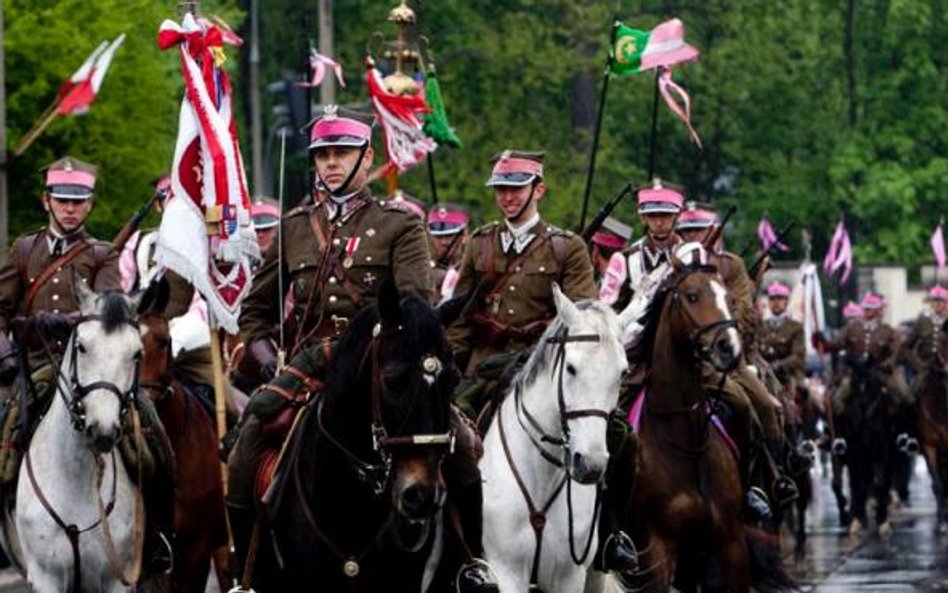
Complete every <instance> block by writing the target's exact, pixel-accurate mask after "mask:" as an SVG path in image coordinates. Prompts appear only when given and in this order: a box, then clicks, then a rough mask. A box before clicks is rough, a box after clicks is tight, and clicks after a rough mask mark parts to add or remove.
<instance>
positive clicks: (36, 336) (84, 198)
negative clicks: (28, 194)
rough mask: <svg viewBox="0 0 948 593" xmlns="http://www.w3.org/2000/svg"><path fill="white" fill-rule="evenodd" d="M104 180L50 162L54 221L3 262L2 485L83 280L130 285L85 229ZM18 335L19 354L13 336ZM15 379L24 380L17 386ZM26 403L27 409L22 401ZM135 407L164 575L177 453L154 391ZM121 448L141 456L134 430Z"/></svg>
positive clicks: (48, 380)
mask: <svg viewBox="0 0 948 593" xmlns="http://www.w3.org/2000/svg"><path fill="white" fill-rule="evenodd" d="M96 178H97V169H96V167H95V166H93V165H91V164H89V163H85V162H83V161H80V160H79V159H75V158H73V157H69V156H66V157H63V158H62V159H59V160H58V161H56V162H54V163H52V164H51V165H49V166H48V167H47V168H46V170H45V175H44V182H45V191H44V192H43V194H42V203H43V209H44V210H46V212H47V214H48V217H49V218H48V224H47V225H46V227H45V228H43V229H41V230H39V231H36V232H33V233H27V234H25V235H21V236H20V237H18V238H17V239H16V240H15V241H14V243H13V247H12V248H11V249H10V251H9V253H8V254H7V257H6V259H5V260H4V261H3V262H2V263H0V418H2V439H3V443H4V446H3V447H2V448H0V451H2V452H0V484H2V485H3V487H4V488H5V487H6V486H7V485H9V484H13V485H15V484H16V478H17V476H18V474H19V467H20V460H21V457H22V453H23V451H25V450H26V448H27V447H28V446H29V439H30V436H31V435H32V431H33V429H34V428H35V426H36V425H37V423H38V421H39V418H40V417H41V415H42V414H43V413H44V412H45V410H46V407H47V406H48V405H49V401H50V397H51V394H52V393H53V391H54V390H55V381H54V377H55V372H56V370H55V368H56V366H57V365H58V364H59V363H60V361H61V360H62V355H63V350H64V348H65V345H66V343H67V342H68V340H69V336H70V334H71V332H72V328H73V326H74V325H75V323H76V321H77V319H78V314H79V293H80V290H79V288H78V284H79V283H82V284H83V285H85V287H87V288H90V289H92V290H93V291H95V292H97V293H101V292H105V291H110V290H112V291H121V289H122V286H121V279H120V274H119V266H118V261H119V255H118V253H116V251H115V250H114V249H113V248H112V246H111V245H110V244H109V243H107V242H105V241H99V240H98V239H96V238H95V237H93V236H92V235H90V234H89V233H88V232H87V231H86V229H85V222H86V219H87V218H88V216H89V214H90V212H91V211H92V208H93V206H94V205H95V198H94V192H95V184H96ZM9 333H12V334H13V336H14V338H15V340H16V343H17V347H18V348H19V349H20V351H19V353H17V352H16V351H15V349H14V347H13V345H12V344H11V342H10V340H9V339H8V334H9ZM31 370H32V372H31ZM17 373H19V376H18V377H17ZM14 378H18V380H17V381H16V386H15V389H11V387H12V384H13V380H14ZM24 404H25V406H26V408H25V410H24V409H21V407H22V406H23V405H24ZM135 405H136V406H138V408H139V411H140V414H141V420H142V426H143V431H144V432H145V434H146V445H147V449H148V450H147V451H139V452H137V455H138V456H146V455H147V456H148V458H149V466H150V467H149V468H148V471H147V472H146V475H145V480H146V484H144V485H141V486H142V490H143V492H144V494H145V505H146V511H147V512H146V515H147V517H148V528H147V530H146V531H147V533H146V543H145V551H146V555H145V558H148V559H149V560H148V565H147V568H148V570H149V572H152V573H159V572H164V571H165V570H166V569H168V568H170V558H171V550H170V544H169V541H170V536H171V533H172V529H173V527H172V523H171V517H170V516H169V515H168V509H167V508H165V506H166V505H165V502H166V501H163V500H157V499H158V498H160V497H159V496H158V495H156V494H155V493H156V492H158V491H162V489H163V488H164V487H165V486H167V485H168V484H169V483H170V480H171V479H172V477H171V476H173V465H174V458H173V453H171V450H170V445H168V443H167V439H166V438H165V436H164V431H163V429H162V428H161V426H160V422H159V421H158V420H157V417H156V415H155V412H154V409H153V407H152V406H151V405H150V403H149V402H147V398H137V401H136V404H135ZM126 432H127V431H126ZM119 448H120V449H121V450H122V453H123V455H124V456H126V458H128V456H129V455H135V454H136V452H135V451H134V446H132V445H130V439H129V438H128V435H127V434H126V437H125V438H124V440H123V444H121V445H120V446H119ZM159 482H160V484H159ZM149 483H150V484H152V486H154V487H149V486H148V484H149ZM155 484H159V485H158V486H155ZM149 494H151V495H149ZM11 496H12V494H11ZM10 502H12V501H9V500H8V501H7V503H8V504H9V503H10Z"/></svg>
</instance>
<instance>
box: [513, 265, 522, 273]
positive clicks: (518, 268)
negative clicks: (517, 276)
mask: <svg viewBox="0 0 948 593" xmlns="http://www.w3.org/2000/svg"><path fill="white" fill-rule="evenodd" d="M522 269H523V268H521V267H520V266H517V267H516V268H514V272H519V271H520V270H522Z"/></svg>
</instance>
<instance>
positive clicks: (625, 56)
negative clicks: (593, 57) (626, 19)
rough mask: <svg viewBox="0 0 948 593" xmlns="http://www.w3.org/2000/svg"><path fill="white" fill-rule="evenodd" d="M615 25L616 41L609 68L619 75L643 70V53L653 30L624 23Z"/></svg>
mask: <svg viewBox="0 0 948 593" xmlns="http://www.w3.org/2000/svg"><path fill="white" fill-rule="evenodd" d="M615 27H616V30H615V35H614V39H615V43H614V44H613V45H612V59H611V60H610V61H609V70H610V71H611V72H612V73H613V74H615V75H617V76H625V75H628V74H636V73H637V72H641V71H642V54H643V53H644V52H645V47H646V46H647V45H648V38H649V36H650V35H651V31H640V30H638V29H633V28H631V27H626V26H625V25H623V24H622V23H616V24H615Z"/></svg>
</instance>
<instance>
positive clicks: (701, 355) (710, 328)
mask: <svg viewBox="0 0 948 593" xmlns="http://www.w3.org/2000/svg"><path fill="white" fill-rule="evenodd" d="M699 272H701V273H705V274H717V273H718V269H717V267H716V266H713V265H709V264H699V265H689V266H685V267H684V268H682V269H681V271H679V272H678V274H676V275H675V276H672V277H671V278H669V279H668V286H666V287H665V288H664V290H665V291H666V292H667V293H671V299H672V303H671V306H672V307H674V308H676V309H677V310H679V311H681V312H682V314H684V316H685V317H686V318H687V319H688V321H689V322H690V323H691V325H692V326H693V327H692V329H691V331H690V332H688V339H689V341H690V342H691V347H692V349H693V350H694V354H695V357H697V358H698V359H699V360H702V361H704V362H707V363H710V364H712V365H713V364H714V363H713V362H712V361H711V351H710V350H709V348H708V346H707V345H705V344H704V343H702V340H701V338H702V337H703V336H705V335H706V334H711V333H713V334H714V337H715V338H717V336H718V335H720V333H721V332H724V331H727V330H729V329H737V321H735V320H734V319H718V320H717V321H712V322H711V323H705V324H701V323H698V320H697V319H695V317H694V315H692V314H691V311H689V310H688V308H687V307H684V306H683V305H682V303H681V291H680V290H679V287H680V286H681V283H682V282H683V281H684V280H685V278H687V277H688V276H691V275H692V274H696V273H699ZM715 341H716V339H715V340H712V343H713V342H715ZM719 370H721V369H719Z"/></svg>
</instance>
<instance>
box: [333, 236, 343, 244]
mask: <svg viewBox="0 0 948 593" xmlns="http://www.w3.org/2000/svg"><path fill="white" fill-rule="evenodd" d="M340 243H341V241H339V237H336V238H335V239H333V240H332V244H333V245H339V244H340Z"/></svg>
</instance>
